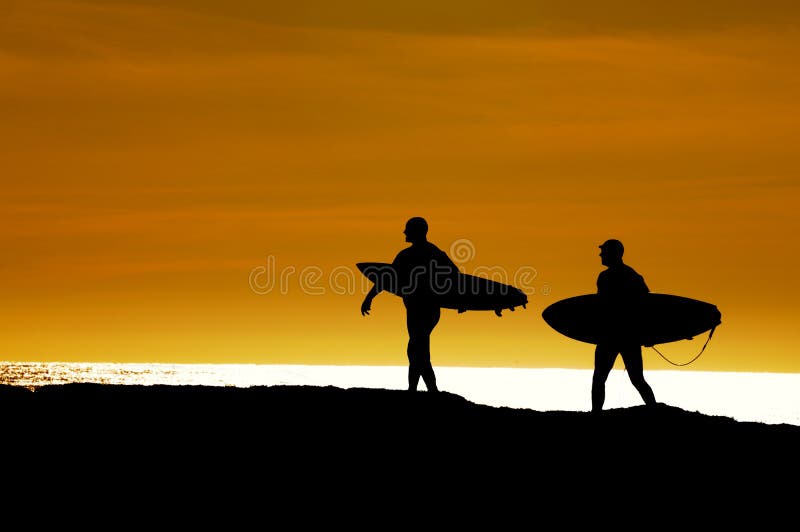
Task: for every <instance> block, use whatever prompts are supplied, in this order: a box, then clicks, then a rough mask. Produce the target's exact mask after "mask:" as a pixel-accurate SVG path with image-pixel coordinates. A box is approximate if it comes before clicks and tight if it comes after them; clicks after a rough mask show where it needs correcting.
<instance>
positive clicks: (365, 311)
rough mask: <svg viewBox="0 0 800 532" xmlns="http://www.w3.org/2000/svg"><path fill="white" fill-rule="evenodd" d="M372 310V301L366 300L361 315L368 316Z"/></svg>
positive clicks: (362, 305)
mask: <svg viewBox="0 0 800 532" xmlns="http://www.w3.org/2000/svg"><path fill="white" fill-rule="evenodd" d="M370 310H372V301H369V300H368V299H365V300H364V302H363V303H361V315H362V316H366V315H367V314H369V311H370Z"/></svg>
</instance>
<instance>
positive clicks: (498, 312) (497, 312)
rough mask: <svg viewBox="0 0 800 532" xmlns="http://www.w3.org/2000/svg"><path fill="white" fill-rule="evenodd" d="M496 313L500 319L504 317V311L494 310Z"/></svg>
mask: <svg viewBox="0 0 800 532" xmlns="http://www.w3.org/2000/svg"><path fill="white" fill-rule="evenodd" d="M494 313H495V314H497V315H498V316H500V317H503V309H501V308H496V309H494Z"/></svg>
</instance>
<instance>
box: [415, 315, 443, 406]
mask: <svg viewBox="0 0 800 532" xmlns="http://www.w3.org/2000/svg"><path fill="white" fill-rule="evenodd" d="M427 310H428V311H427V312H426V315H425V318H426V320H425V323H424V328H422V327H421V328H420V329H421V330H420V337H421V342H420V350H419V368H420V374H421V375H422V380H423V381H425V387H426V388H427V389H428V391H429V392H438V391H439V388H438V387H437V386H436V374H435V373H434V372H433V365H432V364H431V333H432V332H433V329H434V327H436V324H437V323H439V317H440V315H441V311H440V310H439V307H433V308H430V309H427Z"/></svg>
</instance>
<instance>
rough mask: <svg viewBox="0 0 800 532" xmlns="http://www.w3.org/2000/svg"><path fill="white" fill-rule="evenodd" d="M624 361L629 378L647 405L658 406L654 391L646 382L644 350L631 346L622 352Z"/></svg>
mask: <svg viewBox="0 0 800 532" xmlns="http://www.w3.org/2000/svg"><path fill="white" fill-rule="evenodd" d="M621 354H622V360H623V362H625V369H627V370H628V378H630V380H631V384H633V386H634V388H636V390H637V391H638V392H639V395H641V396H642V399H643V400H644V403H645V404H646V405H651V406H652V405H654V404H656V397H655V394H653V389H652V388H650V385H649V384H647V381H645V380H644V364H643V362H642V348H641V346H638V345H637V346H629V347H626V348H625V349H623V350H622V351H621Z"/></svg>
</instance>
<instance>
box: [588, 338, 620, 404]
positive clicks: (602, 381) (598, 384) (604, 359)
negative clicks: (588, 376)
mask: <svg viewBox="0 0 800 532" xmlns="http://www.w3.org/2000/svg"><path fill="white" fill-rule="evenodd" d="M616 358H617V349H616V348H615V347H610V346H607V345H599V344H598V346H597V347H596V348H595V350H594V374H593V375H592V412H600V411H601V410H603V403H605V402H606V380H607V379H608V374H609V373H611V369H612V368H613V367H614V359H616Z"/></svg>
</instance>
